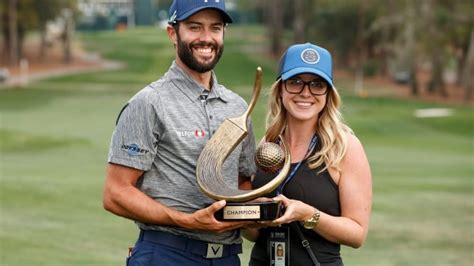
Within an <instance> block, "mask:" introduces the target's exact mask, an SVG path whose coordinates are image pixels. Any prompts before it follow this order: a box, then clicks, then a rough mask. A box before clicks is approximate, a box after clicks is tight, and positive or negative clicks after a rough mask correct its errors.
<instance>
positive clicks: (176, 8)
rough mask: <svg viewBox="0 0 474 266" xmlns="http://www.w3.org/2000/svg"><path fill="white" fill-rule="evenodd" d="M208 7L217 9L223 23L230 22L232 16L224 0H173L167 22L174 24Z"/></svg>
mask: <svg viewBox="0 0 474 266" xmlns="http://www.w3.org/2000/svg"><path fill="white" fill-rule="evenodd" d="M208 8H211V9H216V10H217V11H219V12H220V13H221V14H222V19H223V20H224V22H225V23H232V18H231V17H230V15H229V14H228V13H227V11H226V10H225V2H224V0H173V3H172V4H171V7H170V10H169V20H168V23H170V24H175V23H176V22H178V21H182V20H185V19H187V18H189V17H190V16H192V15H194V14H196V13H197V12H199V11H201V10H203V9H208Z"/></svg>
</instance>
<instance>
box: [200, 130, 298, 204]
mask: <svg viewBox="0 0 474 266" xmlns="http://www.w3.org/2000/svg"><path fill="white" fill-rule="evenodd" d="M279 138H280V141H281V144H282V146H283V150H284V153H285V162H284V164H283V167H282V169H281V171H280V172H279V173H278V175H277V176H276V177H274V178H273V179H272V180H271V181H270V182H268V183H267V184H265V185H263V186H262V187H259V188H258V189H254V190H240V189H235V188H230V187H229V186H228V185H227V184H226V183H225V182H224V181H223V179H222V175H221V168H220V167H214V168H213V169H214V170H215V171H216V172H215V175H214V178H212V179H213V180H209V179H208V181H214V182H213V183H212V185H213V187H210V186H208V184H207V182H203V180H202V177H201V178H199V177H200V174H199V173H203V171H202V169H199V168H200V167H199V164H198V169H199V170H198V171H197V173H198V184H199V186H200V188H201V190H202V191H203V192H204V193H205V194H206V195H207V196H209V197H210V198H213V199H215V200H222V199H224V200H226V201H229V202H245V201H250V200H253V199H256V198H258V197H260V196H263V195H265V194H268V193H270V192H271V191H273V190H275V189H276V188H277V187H278V186H279V185H280V184H281V183H282V182H283V181H284V180H285V178H286V176H287V175H288V172H289V170H290V167H291V155H290V151H289V149H288V146H287V145H286V143H285V141H284V139H283V138H282V137H281V136H280V137H279ZM220 165H222V163H221V164H220ZM207 173H209V172H207ZM214 188H218V189H214ZM215 190H219V191H220V192H217V191H215Z"/></svg>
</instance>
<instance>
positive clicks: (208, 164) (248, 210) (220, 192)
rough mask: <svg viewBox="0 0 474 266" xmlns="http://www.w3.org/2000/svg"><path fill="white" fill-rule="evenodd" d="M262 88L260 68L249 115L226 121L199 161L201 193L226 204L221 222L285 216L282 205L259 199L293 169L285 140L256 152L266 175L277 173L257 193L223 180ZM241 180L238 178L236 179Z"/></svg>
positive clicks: (258, 164) (216, 214) (221, 211)
mask: <svg viewBox="0 0 474 266" xmlns="http://www.w3.org/2000/svg"><path fill="white" fill-rule="evenodd" d="M261 88H262V69H261V68H260V67H258V68H257V73H256V78H255V84H254V89H253V95H252V99H251V101H250V104H249V106H248V108H247V110H246V111H245V113H244V114H243V115H241V116H239V117H236V118H228V119H226V120H225V121H224V122H223V123H222V125H221V126H220V127H219V128H218V129H217V131H216V133H215V134H214V135H213V136H212V138H211V139H210V140H209V141H208V142H207V143H206V145H205V146H204V149H203V150H202V152H201V154H200V156H199V159H198V161H197V168H196V177H197V182H198V184H199V187H200V188H201V190H202V191H203V192H204V193H205V194H206V195H207V196H209V197H210V198H212V199H215V200H222V199H224V200H226V201H227V204H226V206H225V207H224V208H222V209H221V210H219V211H218V212H216V213H215V217H216V218H217V219H218V220H221V221H243V220H260V221H264V220H274V219H276V218H277V217H279V216H280V215H281V213H280V211H281V208H280V205H281V202H277V201H262V200H258V198H259V197H260V196H262V195H265V194H268V193H269V192H271V191H273V190H274V189H276V188H277V187H278V186H279V185H280V184H281V183H282V182H283V181H284V179H285V178H286V176H287V174H288V171H289V169H290V165H291V159H290V153H289V150H288V148H287V145H286V144H285V142H284V140H283V138H281V137H280V143H281V145H282V147H283V149H282V148H281V147H280V145H278V144H275V143H269V142H263V143H261V144H260V145H259V147H258V148H257V151H256V157H255V162H256V163H257V166H258V167H259V168H260V169H262V170H263V171H266V172H272V173H277V172H278V174H277V175H276V177H274V178H273V179H272V180H271V181H270V182H268V183H267V184H265V185H264V186H262V187H260V188H258V189H254V190H240V189H238V188H233V187H229V186H228V185H227V184H226V183H225V182H224V179H223V177H222V171H221V168H222V165H223V163H224V161H225V160H226V158H227V157H228V156H229V154H230V153H231V152H232V151H233V150H234V149H235V147H236V146H237V145H238V144H239V143H240V142H242V140H243V139H244V138H245V137H246V136H247V134H248V128H247V120H248V117H249V115H250V113H251V112H252V110H253V108H254V107H255V104H256V102H257V99H258V96H259V94H260V90H261ZM235 178H237V177H235Z"/></svg>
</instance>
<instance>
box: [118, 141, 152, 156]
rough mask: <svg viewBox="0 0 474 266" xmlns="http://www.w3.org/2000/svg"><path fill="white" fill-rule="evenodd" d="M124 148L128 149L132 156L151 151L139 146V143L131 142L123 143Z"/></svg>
mask: <svg viewBox="0 0 474 266" xmlns="http://www.w3.org/2000/svg"><path fill="white" fill-rule="evenodd" d="M122 149H123V150H126V151H127V153H128V155H130V156H137V155H142V154H147V153H149V152H150V151H149V150H147V149H142V148H140V146H138V144H135V143H134V144H130V145H126V144H123V145H122Z"/></svg>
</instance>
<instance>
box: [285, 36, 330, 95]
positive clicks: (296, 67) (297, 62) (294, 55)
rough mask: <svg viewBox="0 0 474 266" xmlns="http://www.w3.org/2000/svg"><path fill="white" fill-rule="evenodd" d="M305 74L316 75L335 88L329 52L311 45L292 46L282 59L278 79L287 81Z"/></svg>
mask: <svg viewBox="0 0 474 266" xmlns="http://www.w3.org/2000/svg"><path fill="white" fill-rule="evenodd" d="M303 73H310V74H316V75H318V76H320V77H322V78H323V79H325V80H326V81H327V82H328V84H329V85H330V86H331V87H334V85H333V80H332V57H331V54H330V53H329V51H328V50H326V49H324V48H322V47H319V46H317V45H314V44H311V43H305V44H294V45H292V46H290V47H289V48H288V49H287V50H286V52H285V53H284V54H283V56H282V57H281V59H280V67H279V68H278V78H280V77H281V79H282V80H287V79H289V78H291V77H293V76H295V75H299V74H303Z"/></svg>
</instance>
